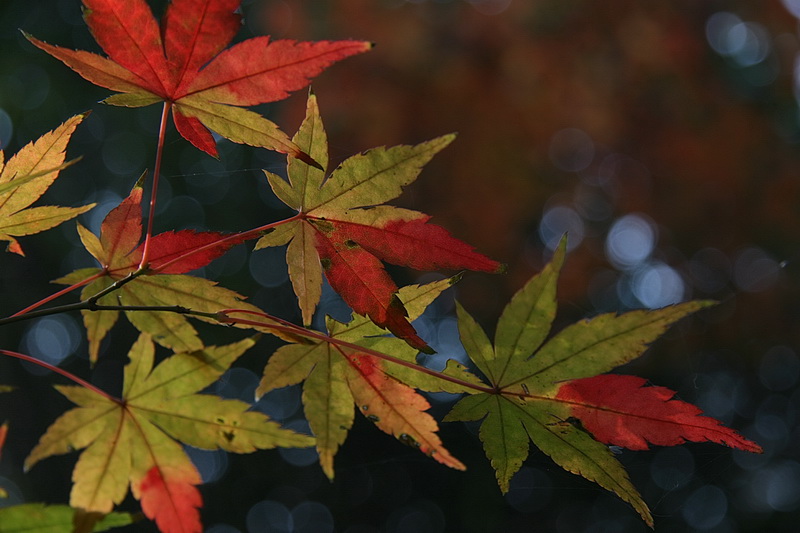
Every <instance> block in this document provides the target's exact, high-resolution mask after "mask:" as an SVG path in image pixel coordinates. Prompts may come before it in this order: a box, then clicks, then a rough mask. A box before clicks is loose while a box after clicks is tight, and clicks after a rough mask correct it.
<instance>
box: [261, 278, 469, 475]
mask: <svg viewBox="0 0 800 533" xmlns="http://www.w3.org/2000/svg"><path fill="white" fill-rule="evenodd" d="M452 283H453V280H450V279H447V280H441V281H438V282H434V283H431V284H428V285H421V286H418V285H413V286H409V287H403V288H402V289H401V290H400V293H399V295H400V298H402V299H403V300H404V301H405V302H406V305H407V306H408V309H409V310H410V311H411V312H412V313H413V314H412V315H411V316H410V318H411V319H413V318H416V317H418V316H419V315H420V314H422V312H423V311H424V309H425V307H427V306H428V305H429V304H430V303H431V302H432V301H433V300H434V299H435V298H436V296H438V295H439V294H441V292H442V291H444V290H445V289H447V288H448V287H450V285H452ZM328 329H329V336H330V337H329V338H330V339H331V341H333V340H341V341H344V342H347V343H358V344H362V345H363V346H364V347H369V348H371V349H375V347H378V348H384V347H385V348H388V350H389V351H390V353H392V354H394V355H398V358H397V359H398V360H403V361H406V362H407V363H408V365H413V366H414V367H415V368H417V373H418V372H419V369H420V368H422V367H420V366H418V365H416V363H415V361H414V359H415V357H416V355H417V353H418V351H417V350H415V349H413V348H411V347H410V346H409V345H408V344H406V343H405V342H403V341H401V340H400V339H398V338H395V337H372V335H374V334H378V335H381V334H382V333H384V330H382V329H381V328H379V327H378V326H376V325H375V324H374V323H372V322H371V321H370V320H368V319H367V318H366V317H364V316H358V315H356V316H355V317H354V318H353V320H352V322H350V323H349V324H342V323H340V322H336V321H334V320H332V319H329V320H328ZM365 336H367V337H365ZM382 343H387V344H382ZM408 365H405V366H403V365H398V364H396V363H395V364H392V363H391V362H389V361H385V360H379V359H378V358H376V357H374V356H372V355H369V354H367V353H365V352H364V351H362V350H360V349H359V347H357V346H355V345H354V346H353V347H349V346H348V347H345V346H341V345H339V344H336V343H335V342H329V341H327V340H324V339H320V338H311V337H309V338H307V339H305V340H304V342H303V343H297V344H288V345H286V346H282V347H280V348H278V350H276V351H275V352H274V353H273V354H272V356H271V357H270V359H269V362H268V363H267V366H266V367H265V368H264V376H263V378H262V379H261V383H260V384H259V386H258V389H257V390H256V395H257V397H261V396H263V395H264V394H266V393H268V392H270V391H272V390H275V389H277V388H281V387H286V386H289V385H294V384H297V383H303V396H302V398H303V406H304V408H305V414H306V418H307V419H308V422H309V425H310V426H311V430H312V432H313V433H314V436H315V437H316V440H317V451H318V452H319V457H320V465H321V467H322V469H323V471H324V472H325V474H326V475H327V476H328V477H329V478H331V479H333V476H334V467H333V459H334V456H335V455H336V452H337V451H338V449H339V447H340V446H341V445H342V443H344V441H345V438H346V437H347V433H348V431H349V430H350V428H351V427H352V425H353V418H354V416H355V410H354V404H355V406H356V407H357V409H358V411H359V412H361V413H362V414H363V415H364V416H366V417H367V419H369V420H371V421H372V422H374V423H375V424H376V426H377V427H378V428H379V429H381V430H382V431H384V432H386V433H388V434H390V435H393V436H394V437H396V438H397V439H398V440H400V441H401V442H403V443H405V444H408V445H410V446H412V447H414V448H418V449H419V450H420V451H422V452H423V453H425V454H427V455H430V456H431V457H432V458H433V459H435V460H436V461H439V462H440V463H442V464H445V465H447V466H450V467H452V468H456V469H464V465H463V464H462V463H461V462H460V461H458V460H457V459H456V458H454V457H453V456H452V455H451V454H450V452H448V451H447V449H446V448H444V447H443V446H442V443H441V440H440V439H439V437H438V435H436V431H437V430H438V425H437V424H436V421H435V420H434V419H433V417H431V416H430V415H429V414H428V413H426V411H427V409H428V408H429V404H428V402H427V400H425V398H424V397H422V396H421V395H419V394H418V393H417V392H415V391H414V389H413V388H412V386H409V385H407V384H404V383H402V382H401V381H400V380H398V379H397V378H396V377H393V376H394V374H397V375H398V376H413V375H414V371H413V370H410V369H408V368H407V366H408ZM389 369H391V372H392V373H391V374H390V373H389ZM403 369H405V370H408V372H407V373H404V371H403ZM422 369H423V370H424V368H422ZM464 372H465V373H464V374H459V373H458V371H455V372H454V375H456V376H457V377H456V379H457V380H461V379H462V378H463V379H464V380H469V378H468V377H467V375H468V373H466V371H464ZM420 375H421V376H423V377H422V378H421V381H423V382H424V383H425V384H426V385H429V386H430V387H431V390H445V389H447V388H448V384H449V385H450V386H451V389H452V391H453V392H456V391H458V392H460V391H461V390H462V389H461V388H458V387H457V385H455V384H454V383H453V382H451V381H447V380H442V379H441V378H439V379H438V381H437V379H436V378H434V377H432V376H428V379H427V380H426V379H425V377H426V376H427V374H420ZM472 380H473V381H477V378H475V377H474V376H472ZM412 383H413V386H416V383H415V382H412Z"/></svg>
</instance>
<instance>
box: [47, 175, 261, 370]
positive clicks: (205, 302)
mask: <svg viewBox="0 0 800 533" xmlns="http://www.w3.org/2000/svg"><path fill="white" fill-rule="evenodd" d="M141 202H142V188H141V185H140V183H137V184H136V185H135V186H134V187H133V189H132V190H131V193H130V195H128V197H127V198H125V199H124V200H123V201H122V202H121V203H120V205H118V206H117V207H115V208H114V209H112V210H111V211H109V213H108V215H106V218H105V219H104V220H103V222H102V224H101V226H100V237H97V236H96V235H94V234H93V233H92V232H90V231H89V230H87V229H86V228H84V227H83V226H81V225H80V224H79V225H78V233H79V235H80V238H81V241H82V242H83V244H84V246H85V247H86V249H87V251H89V253H91V254H92V256H93V257H94V258H95V259H96V260H97V261H98V262H99V263H100V268H89V269H80V270H77V271H75V272H73V273H72V274H68V275H67V276H64V277H62V278H60V279H58V280H56V282H57V283H64V284H68V285H72V284H75V283H81V282H84V281H85V280H88V279H92V281H91V283H88V284H87V285H86V286H85V287H84V288H83V290H82V292H81V298H82V299H84V300H85V299H87V298H90V297H92V296H94V295H95V294H97V293H99V292H100V291H102V290H104V289H106V288H108V287H109V286H111V285H112V284H113V283H114V282H116V281H118V280H120V279H122V278H124V277H125V276H127V275H129V274H130V273H132V272H134V271H136V270H137V269H138V267H139V262H140V261H141V258H142V249H143V246H144V243H141V244H140V242H139V241H140V240H141V237H142V205H141ZM242 241H243V239H242V238H241V237H240V236H239V235H236V234H231V235H225V234H222V233H216V232H209V231H206V232H196V231H193V230H181V231H168V232H165V233H161V234H158V235H155V236H153V237H152V239H151V242H150V250H151V253H150V262H149V271H151V272H154V274H148V275H141V276H139V277H137V278H135V279H133V280H131V281H129V282H127V283H125V284H124V285H122V286H121V287H120V288H119V289H118V290H116V291H114V292H113V293H110V294H108V295H106V296H104V297H103V298H100V300H99V301H98V303H99V304H101V305H128V306H170V307H175V306H178V307H181V308H185V309H190V310H193V311H200V312H204V313H216V312H218V311H222V310H223V309H230V308H238V309H247V310H250V311H255V312H257V311H259V310H258V309H257V308H256V307H254V306H251V305H248V304H247V303H245V302H244V300H245V297H244V296H241V295H240V294H238V293H236V292H234V291H230V290H228V289H225V288H222V287H219V286H217V284H216V283H214V282H212V281H209V280H206V279H203V278H198V277H194V276H188V275H182V274H183V273H184V272H188V271H190V270H194V269H197V268H201V267H203V266H205V265H207V264H208V263H210V262H211V261H213V260H214V259H216V258H218V257H219V256H221V255H222V254H224V253H225V252H226V251H227V250H228V249H230V248H231V247H232V246H234V245H236V244H239V243H241V242H242ZM82 315H83V321H84V325H85V326H86V332H87V339H88V340H89V358H90V360H91V361H92V362H95V361H97V357H98V356H99V353H100V347H101V343H102V341H103V339H104V338H105V337H106V335H107V334H108V332H109V331H110V330H111V328H112V327H113V326H114V324H115V323H116V322H117V319H118V317H119V312H118V311H115V310H95V311H90V310H83V311H82ZM126 316H127V317H128V319H129V320H130V322H131V323H132V324H133V325H134V326H135V327H136V328H138V329H139V330H140V331H143V332H146V333H149V334H150V335H152V337H153V338H154V339H155V340H156V342H158V343H159V344H161V345H162V346H165V347H167V348H170V349H173V350H178V351H188V350H198V349H200V348H202V346H203V343H202V341H201V340H200V338H199V337H198V335H197V331H196V330H195V329H194V327H193V326H192V325H191V324H190V323H189V321H188V320H187V318H186V317H185V316H184V315H181V314H178V313H175V312H169V311H156V310H149V311H148V310H136V311H130V312H126ZM198 319H199V320H205V321H209V322H212V323H216V321H215V320H213V319H210V318H204V317H198Z"/></svg>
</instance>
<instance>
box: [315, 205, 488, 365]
mask: <svg viewBox="0 0 800 533" xmlns="http://www.w3.org/2000/svg"><path fill="white" fill-rule="evenodd" d="M429 218H430V217H429V216H427V215H425V216H422V217H421V218H418V219H415V220H391V219H390V220H388V221H386V222H385V223H383V224H381V223H376V225H374V226H370V225H365V224H359V223H352V222H343V221H336V220H325V221H324V222H326V223H324V224H320V225H317V224H313V223H312V225H313V226H314V227H315V228H316V229H317V232H316V239H315V246H316V249H317V252H318V253H319V257H320V261H321V262H322V268H323V271H324V272H325V277H326V278H327V279H328V282H329V283H330V284H331V287H332V288H333V289H334V290H335V291H336V292H337V293H339V295H340V296H341V297H342V299H343V300H344V301H345V303H347V305H349V306H350V307H351V308H352V309H353V310H354V311H355V312H357V313H359V314H361V315H366V316H368V317H370V319H372V321H373V322H375V324H377V325H379V326H381V327H384V328H386V329H388V330H389V331H391V332H392V333H394V334H395V335H397V336H398V337H400V338H402V339H405V340H406V341H407V342H408V343H409V344H411V345H412V346H414V347H415V348H419V349H420V350H422V351H424V352H430V351H431V350H430V348H429V347H428V345H427V344H426V343H425V341H423V340H422V339H421V338H420V337H419V336H418V335H417V333H416V331H415V330H414V328H413V326H412V325H411V324H410V323H409V321H408V319H407V313H406V309H405V307H404V306H403V303H402V302H401V301H400V299H399V298H398V297H397V290H398V288H397V285H395V283H394V281H393V280H392V278H391V277H389V275H388V274H387V272H386V270H385V269H384V268H383V265H382V264H381V261H386V262H387V263H392V264H395V265H402V266H408V267H411V268H414V269H417V270H437V269H454V270H460V269H469V270H475V271H481V272H498V271H499V270H500V269H501V268H502V265H501V264H500V263H498V262H497V261H494V260H492V259H489V258H488V257H486V256H485V255H483V254H479V253H477V252H475V250H474V248H473V247H472V246H470V245H469V244H467V243H465V242H463V241H460V240H458V239H456V238H454V237H452V236H451V235H450V234H449V233H448V232H447V230H445V229H444V228H442V227H441V226H436V225H434V224H427V221H428V219H429ZM309 220H312V221H313V218H312V217H309ZM321 228H329V231H325V230H323V229H321Z"/></svg>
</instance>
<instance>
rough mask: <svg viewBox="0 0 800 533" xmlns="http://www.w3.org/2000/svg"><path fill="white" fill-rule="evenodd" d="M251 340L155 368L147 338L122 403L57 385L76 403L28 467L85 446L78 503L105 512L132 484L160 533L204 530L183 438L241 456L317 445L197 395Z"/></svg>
mask: <svg viewBox="0 0 800 533" xmlns="http://www.w3.org/2000/svg"><path fill="white" fill-rule="evenodd" d="M253 343H254V341H253V340H252V339H245V340H243V341H239V342H237V343H234V344H230V345H226V346H219V347H215V346H210V347H207V348H204V349H202V350H198V351H193V352H185V353H177V354H174V355H172V356H171V357H169V358H167V359H166V360H164V361H163V362H162V363H161V364H159V365H158V366H156V367H155V368H153V365H154V356H155V347H154V344H153V343H152V341H151V339H150V337H149V336H148V335H145V334H142V335H141V336H140V337H139V339H138V340H137V341H136V343H135V344H134V345H133V347H132V348H131V350H130V352H129V353H128V357H129V360H130V362H129V363H128V365H127V366H126V367H125V373H124V382H123V390H122V398H121V399H115V398H112V397H110V396H108V395H105V394H101V393H100V392H99V391H97V390H92V389H88V388H85V387H79V386H59V387H57V389H58V390H59V392H61V393H62V394H63V395H65V396H66V397H67V398H68V399H69V400H70V401H72V402H73V403H75V404H77V405H78V407H76V408H74V409H72V410H70V411H67V412H66V413H64V414H63V415H61V416H60V417H59V418H58V419H57V420H56V421H55V422H54V423H53V424H52V425H51V426H50V427H49V428H48V430H47V432H46V433H45V434H44V435H43V436H42V438H41V440H40V441H39V443H38V444H37V445H36V447H35V448H34V449H33V450H32V451H31V453H30V455H29V456H28V458H27V460H26V462H25V466H26V468H31V467H32V466H33V465H35V464H36V463H37V462H39V461H40V460H42V459H44V458H46V457H49V456H51V455H57V454H64V453H68V452H70V451H73V450H80V449H83V448H85V450H84V451H83V452H82V453H81V456H80V458H79V459H78V463H77V464H76V466H75V470H74V472H73V481H74V485H73V488H72V492H71V495H70V505H71V506H72V507H74V508H78V509H82V510H84V511H87V512H95V513H101V514H104V513H108V512H110V511H111V510H112V508H113V507H114V505H116V504H119V503H120V502H121V501H122V499H123V498H124V497H125V495H126V493H127V491H128V487H129V486H130V489H131V492H132V493H133V495H134V497H136V498H137V499H138V500H140V501H141V504H142V510H143V511H144V513H145V515H147V516H148V517H149V518H151V519H153V520H155V521H156V523H157V524H158V527H159V529H160V530H161V531H162V532H165V533H172V532H181V533H194V532H197V533H199V532H200V531H202V527H201V525H200V517H199V512H198V508H199V507H200V505H201V504H202V500H201V497H200V493H199V491H198V490H197V488H196V485H198V484H199V483H200V481H201V480H200V475H199V473H198V472H197V469H196V468H195V467H194V465H193V464H192V462H191V460H190V459H189V457H188V456H187V455H186V453H185V452H184V451H183V449H182V448H181V445H180V444H179V442H181V443H185V444H190V445H192V446H195V447H198V448H203V449H209V450H213V449H223V450H227V451H231V452H236V453H249V452H253V451H255V450H257V449H267V448H273V447H276V446H283V447H307V446H311V445H313V442H314V441H313V439H312V438H310V437H308V436H305V435H300V434H297V433H294V432H292V431H290V430H286V429H282V428H280V427H279V426H278V425H277V424H276V423H275V422H272V421H270V420H269V419H268V417H267V416H266V415H264V414H262V413H258V412H255V411H250V410H249V408H250V405H249V404H246V403H244V402H241V401H239V400H225V399H222V398H219V397H217V396H213V395H206V394H198V391H200V390H202V389H204V388H205V387H207V386H209V385H211V384H212V383H213V382H215V381H216V380H217V379H219V377H220V376H221V375H222V373H223V372H225V370H227V369H228V368H229V367H230V365H231V364H232V363H233V362H234V361H235V360H236V359H237V358H238V357H239V356H240V355H241V354H242V353H243V352H244V351H245V350H247V349H248V348H250V347H251V346H252V345H253Z"/></svg>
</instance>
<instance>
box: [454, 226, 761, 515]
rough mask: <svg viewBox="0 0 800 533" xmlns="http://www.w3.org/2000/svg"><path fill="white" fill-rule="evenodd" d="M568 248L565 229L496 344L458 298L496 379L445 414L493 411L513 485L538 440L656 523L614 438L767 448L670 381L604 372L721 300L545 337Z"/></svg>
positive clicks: (501, 477) (493, 435) (472, 415)
mask: <svg viewBox="0 0 800 533" xmlns="http://www.w3.org/2000/svg"><path fill="white" fill-rule="evenodd" d="M565 253H566V240H565V239H564V240H562V242H561V244H560V245H559V247H558V248H557V250H556V253H555V255H554V257H553V259H552V261H551V262H550V263H549V264H548V265H547V266H546V267H545V268H544V269H543V270H542V272H541V273H540V274H538V275H536V276H534V277H533V278H532V279H531V280H530V281H529V282H528V283H527V284H526V285H525V286H524V287H523V288H522V289H520V291H519V292H517V294H515V295H514V297H513V298H512V299H511V301H510V302H509V304H508V305H507V306H506V308H505V309H504V311H503V313H502V314H501V316H500V319H499V321H498V323H497V329H496V332H495V339H494V345H492V343H491V341H490V340H489V339H488V337H487V336H486V334H485V333H484V332H483V330H482V329H481V328H480V326H479V325H478V324H477V323H476V322H475V320H474V319H473V318H472V317H471V316H470V315H469V314H468V313H467V312H466V311H465V310H464V309H463V308H462V307H461V306H458V307H457V313H458V324H459V333H460V336H461V341H462V344H463V345H464V348H465V350H466V351H467V354H468V355H469V357H470V359H471V360H472V361H473V362H474V363H475V365H476V366H477V367H478V368H479V369H480V371H481V372H482V373H483V374H484V375H485V376H486V378H487V379H488V382H489V383H488V384H486V385H484V392H479V391H477V390H472V391H469V392H471V393H472V394H470V395H469V396H466V397H464V398H462V399H461V400H459V402H458V403H457V404H456V405H455V406H454V407H453V409H452V411H451V412H450V413H449V414H448V415H447V416H446V417H445V421H455V420H482V421H483V422H482V423H481V428H480V439H481V441H482V442H483V446H484V450H485V452H486V455H487V457H488V458H489V460H490V461H491V463H492V466H493V467H494V469H495V471H496V476H497V481H498V483H499V485H500V488H501V490H502V491H503V492H506V491H508V488H509V482H510V480H511V477H512V476H513V475H514V474H515V473H516V472H517V471H518V470H519V468H520V466H521V465H522V463H523V461H524V460H525V458H526V457H527V455H528V449H529V442H533V443H534V444H535V445H536V446H537V447H538V448H539V449H540V450H541V451H542V452H544V453H545V454H547V455H548V456H550V457H551V458H552V459H553V460H554V461H555V462H556V463H557V464H558V465H559V466H561V467H562V468H564V469H565V470H568V471H569V472H572V473H575V474H578V475H581V476H583V477H585V478H586V479H588V480H590V481H594V482H595V483H597V484H599V485H600V486H602V487H604V488H606V489H608V490H610V491H612V492H614V493H616V494H617V495H618V496H619V497H620V498H622V499H623V500H625V501H626V502H628V503H629V504H631V505H632V506H633V508H634V509H635V510H636V511H637V512H638V513H639V514H640V515H641V517H642V518H643V519H644V521H645V522H646V523H647V524H648V525H650V526H651V527H652V525H653V517H652V515H651V514H650V510H649V509H648V507H647V505H646V504H645V502H644V501H643V500H642V498H641V496H640V495H639V492H638V491H637V490H636V488H635V487H634V486H633V484H632V483H631V481H630V479H629V477H628V475H627V473H626V472H625V470H624V468H623V467H622V465H621V464H620V463H619V462H618V461H617V460H616V459H615V458H614V456H613V454H612V453H611V452H610V451H609V449H608V446H606V444H617V445H621V446H626V447H630V448H633V449H642V448H643V447H646V444H645V442H646V441H649V442H652V443H654V444H661V445H674V444H679V443H682V442H684V441H685V440H694V441H702V440H711V441H714V442H718V443H720V444H725V445H727V446H731V447H734V448H739V449H743V450H748V451H759V450H760V448H759V447H758V445H756V444H755V443H752V442H750V441H748V440H746V439H744V438H743V437H741V436H740V435H738V434H737V433H736V432H735V431H733V430H731V429H728V428H725V427H723V426H722V425H721V424H720V423H718V422H717V421H716V420H713V419H710V418H707V417H700V416H698V415H699V409H697V408H695V407H694V406H690V405H689V404H686V403H683V402H679V401H676V400H670V398H671V397H672V394H673V393H672V392H671V391H667V389H663V388H661V387H645V388H640V386H641V384H642V383H643V381H644V380H641V379H640V378H634V377H631V376H598V374H602V373H603V372H608V371H610V370H612V369H613V368H615V367H617V366H619V365H621V364H623V363H626V362H628V361H631V360H632V359H634V358H636V357H638V356H639V355H641V354H642V353H643V352H644V351H645V350H646V349H647V346H648V345H649V344H650V343H651V342H653V341H654V340H656V339H657V338H658V337H659V336H660V335H662V334H663V333H664V331H666V329H667V328H668V327H669V326H670V325H671V324H673V323H674V322H676V321H677V320H680V319H681V318H683V317H685V316H686V315H688V314H690V313H693V312H695V311H697V310H699V309H702V308H704V307H707V306H708V305H711V302H705V301H694V302H687V303H683V304H679V305H674V306H670V307H666V308H663V309H658V310H654V311H631V312H628V313H625V314H621V315H618V314H615V313H608V314H604V315H599V316H597V317H594V318H592V319H589V320H584V321H581V322H578V323H576V324H573V325H571V326H568V327H566V328H564V329H563V330H562V331H561V332H559V333H558V334H556V335H555V336H553V337H551V338H550V339H549V340H547V341H546V342H545V340H546V339H547V336H548V335H549V333H550V328H551V326H552V323H553V319H554V318H555V314H556V297H555V295H556V282H557V280H558V273H559V271H560V269H561V265H562V264H563V261H564V256H565ZM584 428H585V429H584ZM587 430H588V432H587ZM590 433H591V434H590ZM592 435H594V436H595V438H593V437H592Z"/></svg>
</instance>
